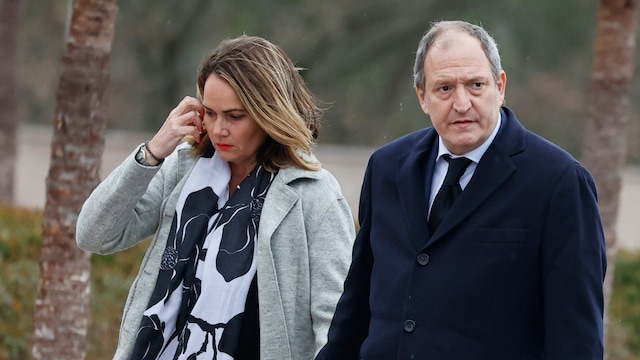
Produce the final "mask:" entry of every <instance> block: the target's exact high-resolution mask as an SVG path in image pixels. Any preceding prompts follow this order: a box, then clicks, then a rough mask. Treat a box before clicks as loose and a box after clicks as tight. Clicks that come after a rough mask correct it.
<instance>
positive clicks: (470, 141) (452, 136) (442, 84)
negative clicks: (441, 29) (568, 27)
mask: <svg viewBox="0 0 640 360" xmlns="http://www.w3.org/2000/svg"><path fill="white" fill-rule="evenodd" d="M424 74H425V87H424V90H422V89H418V88H416V94H417V95H418V100H419V101H420V106H421V107H422V110H423V111H424V113H425V114H427V115H429V116H430V117H431V122H432V123H433V126H434V128H435V129H436V131H437V132H438V134H439V135H440V137H441V138H442V140H443V142H444V144H445V145H446V146H447V148H448V149H449V151H451V152H452V153H453V154H456V155H461V154H464V153H467V152H469V151H471V150H473V149H475V148H477V147H478V146H480V145H482V143H483V142H484V141H485V140H486V139H487V138H488V137H489V135H491V132H492V131H493V129H494V127H495V125H496V123H497V120H498V116H499V113H500V106H501V105H502V102H503V101H504V93H505V87H506V84H507V75H506V74H505V72H504V71H502V72H501V73H500V76H499V77H498V81H497V82H496V81H495V80H494V78H493V75H492V71H491V65H490V64H489V59H487V56H486V55H485V53H484V51H482V46H481V44H480V41H479V40H478V39H476V38H474V37H472V36H470V35H468V34H465V33H462V32H457V31H449V32H447V33H444V34H442V35H440V36H439V37H438V38H437V40H436V42H435V44H434V45H433V46H432V47H431V49H429V51H428V52H427V56H426V58H425V62H424Z"/></svg>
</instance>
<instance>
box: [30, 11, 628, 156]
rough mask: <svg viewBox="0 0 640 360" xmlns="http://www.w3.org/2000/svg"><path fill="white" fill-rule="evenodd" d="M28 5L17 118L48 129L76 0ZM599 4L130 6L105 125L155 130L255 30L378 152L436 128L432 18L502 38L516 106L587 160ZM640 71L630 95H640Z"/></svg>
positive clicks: (331, 139) (344, 139)
mask: <svg viewBox="0 0 640 360" xmlns="http://www.w3.org/2000/svg"><path fill="white" fill-rule="evenodd" d="M22 2H23V4H22V14H21V28H20V32H19V40H18V47H19V50H18V51H19V53H18V71H19V73H18V84H19V95H18V98H19V103H20V107H19V115H20V118H21V119H22V121H23V122H27V123H38V124H50V123H51V122H52V120H53V118H54V116H53V112H54V106H55V91H56V87H57V83H58V76H59V62H60V57H61V55H62V51H63V44H64V33H65V32H64V27H65V23H66V16H67V7H68V2H67V1H36V0H23V1H22ZM596 11H597V1H584V0H563V1H556V0H539V1H528V0H495V1H491V2H478V1H472V0H456V1H436V0H323V1H312V0H261V1H257V0H255V1H252V0H240V1H215V0H181V1H177V0H166V1H162V2H157V1H151V0H132V1H122V2H120V3H119V12H118V15H117V20H116V27H115V39H114V42H113V48H112V52H111V80H110V85H109V89H108V90H107V94H106V96H105V102H104V104H105V105H104V109H103V114H104V116H105V117H106V119H107V121H108V128H109V129H125V130H142V131H155V130H156V129H157V128H159V126H160V124H162V122H163V121H164V119H165V118H166V116H167V114H168V113H169V111H170V110H171V109H172V108H173V107H174V106H175V105H176V104H177V103H178V102H179V101H180V100H181V99H182V98H183V97H184V96H186V95H192V96H194V95H195V77H196V73H197V71H198V67H199V65H200V63H201V61H202V60H203V59H204V58H205V57H206V56H207V55H208V53H209V52H210V51H211V50H212V49H213V47H215V46H216V45H217V44H218V43H219V42H220V40H222V39H224V38H227V37H235V36H239V35H242V34H247V35H258V36H262V37H265V38H267V39H269V40H271V41H272V42H274V43H276V44H278V45H280V46H282V47H283V48H284V49H285V51H286V52H287V53H288V54H289V55H290V57H291V58H292V59H293V60H294V62H296V64H297V65H298V66H300V67H303V68H306V69H307V70H306V71H304V72H303V75H304V77H305V78H306V80H307V81H308V84H309V87H310V88H311V89H312V90H313V91H314V92H315V93H316V94H317V95H319V97H320V98H321V99H322V100H324V101H325V102H326V103H327V104H328V105H330V108H329V110H328V111H327V112H326V115H325V123H324V128H323V133H322V135H321V138H320V139H321V142H324V143H334V144H349V145H358V146H379V145H381V144H384V143H386V142H388V141H390V140H392V139H394V138H396V137H398V136H400V135H402V134H405V133H407V132H409V131H412V130H415V129H418V128H421V127H424V126H427V125H429V120H428V118H427V117H426V116H425V115H424V114H423V113H422V112H421V110H420V108H419V106H418V102H417V99H416V96H415V92H414V90H413V86H412V85H413V84H412V79H411V74H412V66H413V59H414V54H415V51H416V48H417V44H418V41H419V40H420V38H421V37H422V35H423V33H424V32H425V31H426V30H427V28H428V26H429V23H430V22H431V21H434V20H443V19H463V20H467V21H470V22H473V23H478V24H482V25H483V26H484V27H485V28H486V29H487V30H489V31H490V32H491V33H492V34H493V36H494V37H495V38H496V41H497V42H498V46H499V48H500V51H501V54H502V59H503V67H504V68H505V70H506V72H507V76H508V83H507V97H506V100H507V105H508V106H511V107H512V108H514V109H515V110H516V113H517V114H518V117H519V119H520V120H521V121H522V122H523V123H524V124H525V125H526V126H527V127H529V128H530V129H531V130H533V131H535V132H538V133H539V134H541V135H543V136H545V137H547V138H548V139H550V140H552V141H554V142H556V143H558V144H559V145H561V146H562V147H564V148H566V149H567V150H569V151H570V152H571V153H573V154H574V155H575V156H577V157H579V156H580V153H579V151H580V149H581V142H582V133H583V131H582V130H583V123H584V121H583V119H584V116H585V99H586V91H587V86H588V83H589V78H590V73H591V64H592V58H593V41H594V36H595V30H596V29H595V26H596ZM639 60H640V56H636V62H638V61H639ZM637 72H638V71H637V70H636V73H637ZM639 79H640V77H638V76H636V77H635V80H634V84H633V85H632V89H633V90H632V91H633V93H632V95H631V99H638V98H640V96H639V95H640V84H639V82H640V80H639ZM639 107H640V103H639V102H638V101H632V104H631V112H630V113H631V117H630V118H629V121H628V124H627V126H628V156H629V161H630V162H633V163H638V162H640V117H639V116H638V113H639V111H638V110H639Z"/></svg>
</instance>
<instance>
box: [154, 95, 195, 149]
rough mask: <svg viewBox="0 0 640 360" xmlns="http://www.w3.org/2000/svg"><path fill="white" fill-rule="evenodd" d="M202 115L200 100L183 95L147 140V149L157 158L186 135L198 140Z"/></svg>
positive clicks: (172, 147) (174, 146)
mask: <svg viewBox="0 0 640 360" xmlns="http://www.w3.org/2000/svg"><path fill="white" fill-rule="evenodd" d="M203 115H204V108H203V107H202V103H201V102H200V100H198V99H196V98H194V97H191V96H187V97H185V98H184V99H182V101H180V103H179V104H178V106H176V107H175V108H174V109H173V110H171V112H170V113H169V116H167V119H166V120H165V121H164V124H162V127H160V130H158V132H157V133H156V134H155V135H154V136H153V138H152V139H151V140H150V141H149V144H148V145H147V151H150V152H151V153H153V155H155V157H157V158H160V159H164V158H166V157H167V156H169V154H171V153H172V152H173V151H174V150H175V149H176V147H177V146H178V144H180V142H181V141H182V139H183V138H184V137H185V136H187V135H191V136H193V138H194V139H195V140H196V141H197V142H200V135H201V134H202V133H203V129H204V124H203V123H202V117H203ZM147 158H149V157H147Z"/></svg>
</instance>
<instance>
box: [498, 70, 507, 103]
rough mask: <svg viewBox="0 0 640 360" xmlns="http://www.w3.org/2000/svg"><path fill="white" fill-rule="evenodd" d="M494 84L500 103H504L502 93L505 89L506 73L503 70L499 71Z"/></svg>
mask: <svg viewBox="0 0 640 360" xmlns="http://www.w3.org/2000/svg"><path fill="white" fill-rule="evenodd" d="M496 85H497V87H498V98H499V100H500V104H504V94H505V93H506V90H507V73H506V72H504V70H503V71H501V72H500V75H499V76H498V81H497V83H496Z"/></svg>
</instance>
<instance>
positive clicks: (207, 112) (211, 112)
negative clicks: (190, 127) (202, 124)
mask: <svg viewBox="0 0 640 360" xmlns="http://www.w3.org/2000/svg"><path fill="white" fill-rule="evenodd" d="M204 114H205V115H207V116H213V111H211V110H205V112H204Z"/></svg>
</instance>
